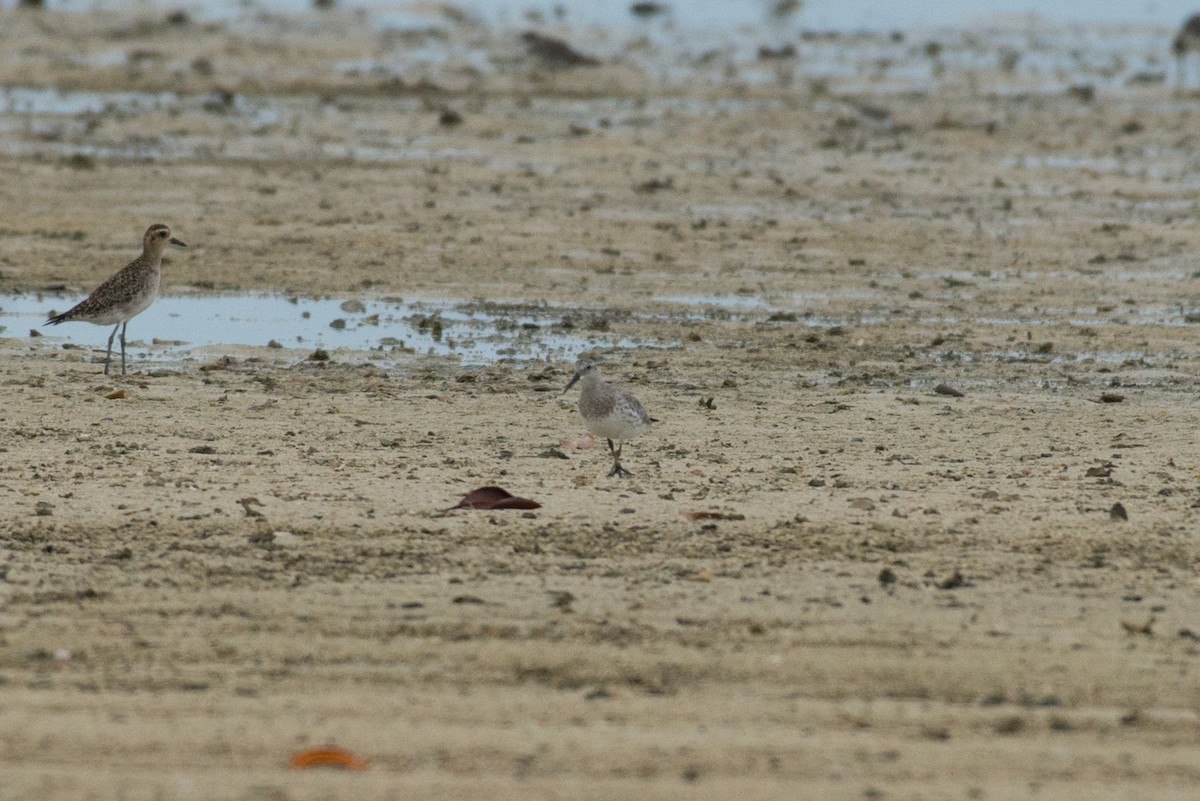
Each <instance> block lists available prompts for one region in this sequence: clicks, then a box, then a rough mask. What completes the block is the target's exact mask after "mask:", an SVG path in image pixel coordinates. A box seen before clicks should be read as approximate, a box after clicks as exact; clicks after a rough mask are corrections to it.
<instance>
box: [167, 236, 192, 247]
mask: <svg viewBox="0 0 1200 801" xmlns="http://www.w3.org/2000/svg"><path fill="white" fill-rule="evenodd" d="M167 241H168V242H170V243H171V244H172V245H179V247H181V248H186V247H187V243H186V242H183V241H181V240H178V239H176V238H175V237H171V238H170V239H168V240H167Z"/></svg>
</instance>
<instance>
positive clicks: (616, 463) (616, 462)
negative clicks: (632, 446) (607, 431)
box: [608, 439, 633, 478]
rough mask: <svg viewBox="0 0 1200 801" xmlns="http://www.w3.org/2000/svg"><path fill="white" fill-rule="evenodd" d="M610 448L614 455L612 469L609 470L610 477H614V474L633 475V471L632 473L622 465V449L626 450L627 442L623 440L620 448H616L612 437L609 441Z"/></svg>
mask: <svg viewBox="0 0 1200 801" xmlns="http://www.w3.org/2000/svg"><path fill="white" fill-rule="evenodd" d="M608 450H609V451H610V452H611V453H612V456H613V466H612V470H609V471H608V476H609V478H612V477H613V476H632V475H633V473H630V472H629V471H628V470H626V469H625V468H624V467H621V451H623V450H625V443H624V442H622V443H621V446H620V447H619V448H614V447H613V441H612V440H611V439H610V440H609V441H608Z"/></svg>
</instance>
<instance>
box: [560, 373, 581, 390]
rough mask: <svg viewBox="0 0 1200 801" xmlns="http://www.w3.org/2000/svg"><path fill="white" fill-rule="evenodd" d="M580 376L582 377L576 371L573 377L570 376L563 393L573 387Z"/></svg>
mask: <svg viewBox="0 0 1200 801" xmlns="http://www.w3.org/2000/svg"><path fill="white" fill-rule="evenodd" d="M580 375H582V374H581V373H580V372H579V371H578V370H576V371H575V375H573V376H571V380H570V381H569V382H568V383H567V385H566V386H565V387H563V392H566V391H567V390H568V389H570V388H571V387H573V386H575V382H576V381H578V380H579V376H580ZM559 394H560V395H561V394H562V392H560V393H559Z"/></svg>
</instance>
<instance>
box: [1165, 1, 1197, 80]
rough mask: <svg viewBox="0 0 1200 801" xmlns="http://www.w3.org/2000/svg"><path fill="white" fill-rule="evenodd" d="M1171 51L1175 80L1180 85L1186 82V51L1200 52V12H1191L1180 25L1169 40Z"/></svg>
mask: <svg viewBox="0 0 1200 801" xmlns="http://www.w3.org/2000/svg"><path fill="white" fill-rule="evenodd" d="M1171 52H1172V53H1174V54H1175V80H1176V82H1177V83H1178V84H1179V85H1180V86H1182V85H1183V84H1185V83H1186V82H1187V73H1186V71H1185V69H1184V68H1185V66H1186V64H1185V62H1186V60H1187V55H1188V53H1200V14H1193V15H1192V16H1190V17H1188V18H1187V19H1186V20H1185V21H1184V23H1183V25H1182V26H1180V28H1179V33H1177V34H1175V39H1174V40H1173V41H1172V42H1171Z"/></svg>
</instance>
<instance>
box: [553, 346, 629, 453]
mask: <svg viewBox="0 0 1200 801" xmlns="http://www.w3.org/2000/svg"><path fill="white" fill-rule="evenodd" d="M576 382H580V383H581V386H580V391H579V416H580V417H582V418H583V422H584V424H585V425H586V426H587V428H588V431H591V432H592V433H593V434H595V435H596V436H597V437H603V438H604V439H605V440H607V441H608V450H609V452H610V453H611V454H612V457H613V466H612V470H610V471H609V473H608V474H609V475H610V476H628V475H632V474H631V473H630V472H629V471H628V470H626V469H625V468H624V467H622V466H621V450H622V449H623V448H624V447H625V440H629V439H633V438H634V437H636V436H637V435H638V434H640V433H642V431H644V430H645V428H646V426H648V425H650V422H651V419H650V415H649V414H647V413H646V409H645V407H644V406H642V404H641V401H639V400H638V399H637V398H635V397H634V396H633V395H631V394H630V393H628V392H626V391H625V390H623V389H619V388H617V387H614V386H613V385H612V384H610V383H608V382H607V381H605V380H604V379H603V378H601V377H600V371H599V370H597V369H596V365H595V364H593V363H592V362H590V361H586V360H584V361H581V362H579V364H578V365H577V366H576V369H575V375H574V376H572V377H571V381H570V383H568V384H567V386H566V389H564V390H563V392H566V391H567V390H568V389H570V388H571V387H573V386H575V384H576ZM613 440H616V443H617V444H616V446H615V447H614V445H613Z"/></svg>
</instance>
